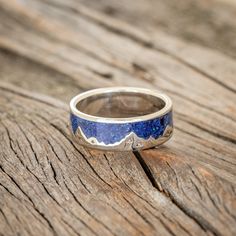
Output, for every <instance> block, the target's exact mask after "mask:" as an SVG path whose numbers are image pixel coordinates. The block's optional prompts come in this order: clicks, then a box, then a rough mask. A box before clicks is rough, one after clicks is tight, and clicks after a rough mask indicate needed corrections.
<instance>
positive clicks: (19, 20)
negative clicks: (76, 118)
mask: <svg viewBox="0 0 236 236" xmlns="http://www.w3.org/2000/svg"><path fill="white" fill-rule="evenodd" d="M153 2H154V1H151V0H148V1H141V0H139V1H137V2H135V3H134V2H132V3H131V1H130V5H128V6H125V3H123V4H122V3H120V4H118V3H116V2H115V1H105V0H102V1H94V0H90V1H74V0H69V1H63V0H25V1H3V0H0V22H1V23H0V235H102V236H103V235H104V236H105V235H122V236H123V235H181V236H182V235H222V236H225V235H235V234H236V177H235V176H236V168H235V167H236V132H235V131H236V122H235V121H236V108H235V104H236V93H235V91H236V79H235V75H236V61H235V59H234V58H235V55H236V51H235V45H233V42H234V41H235V39H236V37H235V34H234V32H235V31H234V30H235V21H234V20H233V17H230V16H231V15H230V14H231V13H232V12H235V11H236V10H235V9H236V7H233V6H232V5H227V4H225V3H222V2H221V3H220V2H215V1H210V3H208V4H215V5H214V6H215V8H214V9H212V10H211V8H210V7H209V5H204V1H203V0H201V1H198V2H197V1H190V0H189V1H187V0H185V1H184V0H181V4H182V5H180V6H182V7H183V6H184V3H186V5H185V6H188V7H190V6H191V7H192V6H196V5H197V6H198V7H195V8H194V9H195V11H196V12H198V14H199V15H200V16H201V15H202V14H203V13H204V12H205V11H207V12H211V14H212V17H213V18H212V19H221V21H222V22H224V24H225V25H227V26H228V28H229V29H228V30H227V32H229V31H230V32H231V33H229V34H230V37H231V39H232V40H231V41H230V42H229V43H227V42H225V41H224V40H223V38H224V37H227V35H219V28H217V27H216V24H217V22H216V21H214V20H212V21H213V22H214V24H213V23H212V24H211V23H209V22H208V21H207V22H206V24H204V25H206V27H207V28H206V29H205V30H206V33H208V34H207V35H204V33H203V32H204V31H201V30H200V28H201V27H200V26H199V25H201V24H203V21H204V19H203V18H202V19H201V18H196V17H195V18H196V19H195V20H199V22H200V23H199V25H196V26H195V25H194V23H193V21H191V17H190V15H184V16H183V17H182V18H181V19H182V20H183V22H185V24H187V25H188V27H189V28H190V26H191V27H193V28H194V27H195V28H196V31H194V30H193V31H192V32H193V33H192V37H193V38H194V39H192V38H191V39H190V38H187V37H184V35H185V32H184V31H185V30H187V29H186V28H185V29H183V30H180V31H178V32H177V31H174V30H173V29H172V27H173V25H172V24H171V22H172V21H171V20H170V19H169V16H170V15H171V13H172V12H173V7H172V6H173V5H174V4H177V1H173V2H172V4H170V2H171V1H166V3H164V1H156V2H155V4H157V5H155V4H154V3H153ZM148 3H149V4H150V3H152V4H153V8H150V5H148ZM219 5H220V6H222V7H217V6H219ZM145 6H146V8H145ZM147 6H149V8H147ZM157 6H163V7H162V8H161V7H160V8H159V7H157ZM210 6H212V5H210ZM132 7H133V8H132ZM163 8H164V9H165V12H166V14H164V13H163V14H162V15H158V17H159V21H160V20H161V21H162V22H164V23H165V22H166V26H163V27H156V26H155V20H154V19H153V15H151V13H152V14H154V13H153V12H154V11H155V9H157V12H158V11H161V9H163ZM203 8H204V9H205V10H204V9H203ZM132 9H133V10H132ZM138 9H140V11H141V13H142V14H141V13H140V11H138ZM145 9H148V10H145ZM181 9H182V8H181ZM135 11H136V12H139V13H140V19H146V20H143V21H142V20H140V21H137V18H138V15H137V14H138V13H137V14H136V13H135ZM175 12H176V15H172V19H173V21H174V20H175V19H177V18H178V17H180V16H181V14H180V13H181V11H180V10H179V11H175ZM177 13H178V14H177ZM196 14H197V13H196ZM225 14H229V15H228V17H223V16H224V15H225ZM232 14H233V13H232ZM181 19H179V21H177V23H178V22H180V21H181ZM186 19H189V20H188V21H187V20H186ZM185 20H186V21H185ZM136 22H137V23H136ZM147 25H149V27H147ZM183 25H184V24H183ZM210 25H212V27H210ZM212 35H213V36H214V35H215V37H211V36H212ZM217 35H219V37H220V38H221V39H219V40H216V36H217ZM212 39H214V40H215V41H214V42H215V43H214V44H213V43H211V42H212ZM233 39H234V41H233ZM223 41H224V43H223ZM116 85H125V86H140V87H147V88H155V89H159V90H161V91H164V92H165V93H167V94H168V95H169V96H170V97H171V98H172V99H173V102H174V118H175V132H174V136H173V138H172V140H171V141H170V142H168V144H166V145H164V146H163V147H161V148H158V149H150V150H145V151H142V152H139V153H137V152H135V153H133V152H124V153H118V152H116V153H112V152H101V151H96V150H89V149H86V148H83V147H81V146H80V145H78V144H77V143H75V142H74V141H73V140H72V139H71V136H70V133H69V128H68V122H69V121H68V120H69V118H68V116H69V113H68V105H67V104H68V102H69V100H70V98H71V97H72V96H74V95H75V94H77V93H79V92H82V91H85V90H87V89H91V88H97V87H104V86H116Z"/></svg>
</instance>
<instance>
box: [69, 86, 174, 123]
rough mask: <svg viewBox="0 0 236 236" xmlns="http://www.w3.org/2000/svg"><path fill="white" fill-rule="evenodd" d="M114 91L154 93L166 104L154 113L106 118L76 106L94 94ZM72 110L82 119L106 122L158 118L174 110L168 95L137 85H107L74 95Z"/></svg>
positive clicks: (153, 94)
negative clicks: (90, 113)
mask: <svg viewBox="0 0 236 236" xmlns="http://www.w3.org/2000/svg"><path fill="white" fill-rule="evenodd" d="M114 92H127V93H128V92H130V93H140V94H147V95H152V96H154V97H158V98H160V99H162V100H163V101H164V102H165V106H164V107H163V108H162V109H161V110H159V111H157V112H154V113H150V114H148V115H144V116H136V117H128V118H106V117H98V116H92V115H89V114H86V113H83V112H81V111H79V110H78V109H77V108H76V104H77V103H78V102H80V101H81V100H83V99H85V98H88V97H90V96H94V95H100V94H105V93H114ZM70 110H71V112H72V113H73V114H74V115H76V116H78V117H80V118H82V119H85V120H89V121H95V122H104V123H127V122H129V123H131V122H138V121H145V120H150V119H154V118H158V117H161V116H163V115H165V114H167V113H168V112H170V111H171V110H172V101H171V99H170V98H169V97H168V96H167V95H165V94H162V93H159V92H158V91H155V90H150V89H145V88H136V87H107V88H99V89H93V90H89V91H87V92H84V93H81V94H79V95H77V96H75V97H73V98H72V99H71V101H70Z"/></svg>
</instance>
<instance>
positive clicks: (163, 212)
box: [0, 85, 206, 235]
mask: <svg viewBox="0 0 236 236" xmlns="http://www.w3.org/2000/svg"><path fill="white" fill-rule="evenodd" d="M0 89H1V103H0V107H1V111H2V112H1V126H0V127H1V140H2V141H1V144H0V145H1V159H0V160H1V165H0V170H1V171H0V173H1V174H0V177H1V181H0V182H1V201H0V202H1V213H2V215H3V216H4V218H3V220H4V221H3V223H1V225H4V224H5V225H7V224H9V225H8V228H5V229H4V228H3V231H2V233H4V235H11V234H16V232H21V233H24V234H26V235H36V234H41V233H44V234H47V235H53V234H55V235H57V234H59V235H63V234H67V233H68V234H70V235H74V234H75V235H76V234H79V235H94V234H95V235H113V234H115V235H150V234H164V235H172V234H181V235H189V234H199V235H205V233H206V232H205V229H203V228H202V226H201V225H199V224H198V222H196V221H195V220H194V219H192V218H191V217H189V216H188V215H187V214H185V212H184V211H182V210H181V209H180V208H179V207H178V206H177V205H175V204H174V203H173V202H172V201H171V200H170V199H169V198H168V197H167V196H165V195H164V194H163V193H161V192H159V191H158V190H157V189H156V188H154V187H153V186H152V185H151V183H150V181H149V179H148V177H147V176H146V175H145V172H144V171H143V169H142V167H141V165H140V164H139V161H138V160H137V159H136V157H135V155H133V154H132V153H102V152H98V151H91V150H85V149H84V148H83V147H81V146H79V145H77V144H76V143H74V142H73V141H72V140H71V138H70V134H69V129H68V126H67V123H68V118H67V115H68V111H67V107H66V105H63V104H61V103H58V102H57V101H54V100H52V99H49V98H45V97H43V98H40V96H35V95H34V94H29V93H26V92H22V91H19V89H15V88H12V87H9V86H6V85H1V88H0ZM12 107H14V108H15V109H14V110H12V109H11V108H12ZM3 111H4V112H3ZM19 204H20V205H21V207H20V208H19V209H18V208H17V207H16V206H18V205H19ZM12 211H13V212H12ZM13 217H14V219H12V218H13ZM28 217H30V219H31V220H30V223H29V221H28ZM9 222H10V223H9ZM13 222H15V224H12V223H13ZM24 222H25V224H23V223H24Z"/></svg>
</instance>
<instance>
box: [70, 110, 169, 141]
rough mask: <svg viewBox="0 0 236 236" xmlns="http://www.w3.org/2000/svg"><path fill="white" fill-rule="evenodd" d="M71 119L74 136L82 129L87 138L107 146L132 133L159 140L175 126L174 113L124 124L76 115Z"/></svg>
mask: <svg viewBox="0 0 236 236" xmlns="http://www.w3.org/2000/svg"><path fill="white" fill-rule="evenodd" d="M70 118H71V126H72V130H73V132H74V134H75V133H76V131H77V129H78V127H80V128H81V130H82V132H83V133H84V135H85V136H86V138H91V137H94V138H96V139H97V141H98V142H103V143H105V144H113V143H116V142H119V141H121V140H122V139H123V138H125V137H126V136H127V135H129V134H130V133H131V132H133V133H135V134H136V135H137V136H138V137H140V138H143V139H146V140H147V139H149V138H150V137H153V138H154V139H157V138H159V137H160V136H162V135H163V133H164V131H165V129H166V128H167V126H171V127H172V126H173V121H172V112H169V113H167V114H165V115H163V116H162V117H158V118H155V119H152V120H147V121H139V122H130V123H124V124H122V123H101V122H95V121H89V120H84V119H82V118H80V117H78V116H76V115H74V114H71V116H70Z"/></svg>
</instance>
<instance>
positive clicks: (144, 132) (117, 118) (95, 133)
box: [70, 87, 173, 151]
mask: <svg viewBox="0 0 236 236" xmlns="http://www.w3.org/2000/svg"><path fill="white" fill-rule="evenodd" d="M70 110H71V115H70V121H71V123H70V124H71V131H72V134H73V136H74V138H75V139H76V140H77V141H78V142H79V143H80V144H82V145H85V146H87V147H90V148H96V149H102V150H113V151H128V150H140V149H147V148H151V147H155V146H158V145H160V144H162V143H164V142H166V141H167V140H168V139H169V138H170V137H171V136H172V132H173V120H172V101H171V99H170V98H169V97H168V96H166V95H165V94H161V93H158V92H156V91H153V90H149V89H143V88H134V87H110V88H100V89H94V90H89V91H87V92H84V93H81V94H79V95H77V96H75V97H74V98H72V100H71V102H70Z"/></svg>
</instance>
